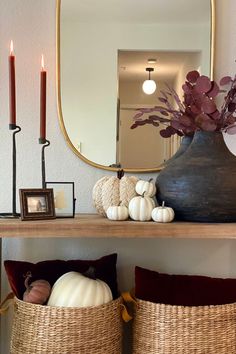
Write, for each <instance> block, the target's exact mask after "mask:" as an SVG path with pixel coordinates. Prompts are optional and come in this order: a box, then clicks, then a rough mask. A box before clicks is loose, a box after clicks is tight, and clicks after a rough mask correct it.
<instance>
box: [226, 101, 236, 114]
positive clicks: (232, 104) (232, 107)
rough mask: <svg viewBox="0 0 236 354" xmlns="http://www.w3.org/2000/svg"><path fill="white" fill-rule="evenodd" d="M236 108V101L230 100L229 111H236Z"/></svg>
mask: <svg viewBox="0 0 236 354" xmlns="http://www.w3.org/2000/svg"><path fill="white" fill-rule="evenodd" d="M235 110H236V103H234V102H230V103H229V105H228V111H229V112H235Z"/></svg>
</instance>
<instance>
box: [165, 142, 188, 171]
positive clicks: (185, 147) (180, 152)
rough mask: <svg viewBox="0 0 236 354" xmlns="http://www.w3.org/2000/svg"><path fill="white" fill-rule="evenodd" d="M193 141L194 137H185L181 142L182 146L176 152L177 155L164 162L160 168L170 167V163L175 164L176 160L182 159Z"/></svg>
mask: <svg viewBox="0 0 236 354" xmlns="http://www.w3.org/2000/svg"><path fill="white" fill-rule="evenodd" d="M192 140H193V137H192V136H184V137H183V138H182V140H181V143H180V146H179V148H178V150H177V151H176V153H175V154H174V155H173V156H172V157H171V158H170V159H168V160H166V161H165V162H163V164H161V166H160V167H162V168H165V167H166V166H167V165H169V163H171V162H173V161H174V160H175V159H177V158H178V157H180V156H181V155H182V154H183V153H184V152H185V151H186V150H187V149H188V147H189V145H190V144H191V142H192Z"/></svg>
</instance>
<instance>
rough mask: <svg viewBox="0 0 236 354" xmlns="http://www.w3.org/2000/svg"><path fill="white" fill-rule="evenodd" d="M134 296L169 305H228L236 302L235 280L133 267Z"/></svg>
mask: <svg viewBox="0 0 236 354" xmlns="http://www.w3.org/2000/svg"><path fill="white" fill-rule="evenodd" d="M135 296H136V297H137V298H138V299H141V300H146V301H151V302H155V303H161V304H169V305H182V306H204V305H221V304H229V303H233V302H236V279H220V278H210V277H206V276H200V275H170V274H162V273H158V272H155V271H152V270H148V269H144V268H141V267H135Z"/></svg>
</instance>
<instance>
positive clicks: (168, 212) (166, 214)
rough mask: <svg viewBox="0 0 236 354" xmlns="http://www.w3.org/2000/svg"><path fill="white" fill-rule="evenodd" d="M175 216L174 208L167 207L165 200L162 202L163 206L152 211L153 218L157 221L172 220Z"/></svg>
mask: <svg viewBox="0 0 236 354" xmlns="http://www.w3.org/2000/svg"><path fill="white" fill-rule="evenodd" d="M174 217H175V212H174V210H173V209H172V208H170V207H165V202H162V206H160V207H157V208H154V209H153V211H152V219H153V220H154V221H156V222H171V221H172V220H174Z"/></svg>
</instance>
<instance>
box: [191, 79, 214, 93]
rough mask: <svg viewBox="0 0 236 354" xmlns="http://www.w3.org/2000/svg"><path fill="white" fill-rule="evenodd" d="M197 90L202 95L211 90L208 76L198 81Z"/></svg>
mask: <svg viewBox="0 0 236 354" xmlns="http://www.w3.org/2000/svg"><path fill="white" fill-rule="evenodd" d="M195 90H196V91H197V92H200V93H206V92H208V91H210V90H211V80H210V79H209V77H207V76H204V75H202V76H200V77H199V78H198V79H197V82H196V86H195Z"/></svg>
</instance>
